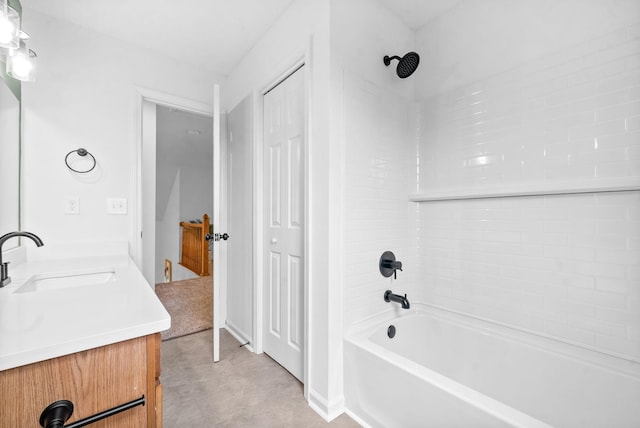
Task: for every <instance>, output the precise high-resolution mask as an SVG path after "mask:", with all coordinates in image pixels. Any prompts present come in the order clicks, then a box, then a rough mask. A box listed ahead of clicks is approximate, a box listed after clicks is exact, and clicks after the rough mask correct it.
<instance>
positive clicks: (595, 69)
mask: <svg viewBox="0 0 640 428" xmlns="http://www.w3.org/2000/svg"><path fill="white" fill-rule="evenodd" d="M639 27H640V24H638V25H636V26H633V27H630V28H624V29H622V30H619V31H615V32H613V33H610V34H607V35H604V36H602V37H599V38H596V39H594V40H590V41H587V42H584V43H581V44H580V45H578V46H574V47H573V48H572V49H569V50H566V51H563V52H559V53H555V54H553V55H550V56H548V57H545V58H541V59H539V60H537V61H534V62H530V63H527V64H524V65H522V66H520V67H518V68H516V69H512V70H509V71H506V72H503V73H500V74H497V75H495V76H492V77H490V78H488V79H485V80H483V81H479V82H475V83H473V84H470V85H467V86H465V87H462V88H459V89H456V90H453V91H450V92H448V93H444V94H441V95H438V96H435V97H433V98H430V99H428V100H425V101H423V102H422V103H420V119H421V124H420V145H419V155H420V174H419V180H418V185H417V188H415V189H414V191H418V192H420V191H428V190H443V189H444V190H446V189H450V188H461V187H465V188H469V187H471V188H473V187H483V186H487V185H501V184H505V183H508V184H514V183H541V182H545V183H553V184H557V185H558V187H561V186H562V182H563V180H573V181H575V180H578V179H598V178H611V177H616V178H622V177H634V178H637V177H640V129H639V126H640V38H639V37H638V35H637V34H638V32H639V30H638V28H639Z"/></svg>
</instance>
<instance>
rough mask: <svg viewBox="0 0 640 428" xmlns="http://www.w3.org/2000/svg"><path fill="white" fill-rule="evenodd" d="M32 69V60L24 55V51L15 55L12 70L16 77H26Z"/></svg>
mask: <svg viewBox="0 0 640 428" xmlns="http://www.w3.org/2000/svg"><path fill="white" fill-rule="evenodd" d="M32 69H33V64H31V61H29V58H28V57H27V56H26V55H24V53H22V52H20V53H18V54H16V55H14V56H13V58H12V64H11V71H12V73H13V75H14V76H15V78H16V79H21V78H22V79H23V78H25V77H26V76H28V75H29V73H30V72H31V70H32Z"/></svg>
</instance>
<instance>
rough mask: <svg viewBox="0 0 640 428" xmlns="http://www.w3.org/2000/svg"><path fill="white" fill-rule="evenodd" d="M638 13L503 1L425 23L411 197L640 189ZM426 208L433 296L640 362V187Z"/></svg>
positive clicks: (422, 237) (424, 257)
mask: <svg viewBox="0 0 640 428" xmlns="http://www.w3.org/2000/svg"><path fill="white" fill-rule="evenodd" d="M496 8H499V9H500V14H499V15H498V16H499V18H500V20H499V22H498V21H497V17H496V14H495V10H496ZM638 16H640V4H639V3H637V2H626V1H621V2H614V3H612V2H603V1H587V2H575V1H562V2H546V1H545V2H524V3H520V2H519V3H517V6H516V4H515V3H513V2H509V1H497V0H496V1H491V2H463V3H461V4H460V6H459V7H458V8H456V9H455V10H454V11H452V12H451V13H449V14H446V15H444V16H442V17H441V18H439V19H436V20H435V21H434V22H432V23H429V24H428V25H427V26H426V27H424V28H422V29H420V30H419V31H418V32H417V48H416V49H417V51H418V52H420V53H422V54H426V55H425V56H426V57H427V58H430V60H432V61H433V65H432V66H431V67H428V66H426V64H424V65H425V66H426V67H424V68H422V67H423V64H421V69H419V70H418V72H419V75H418V78H419V83H418V87H417V91H416V92H417V94H418V96H419V97H420V119H419V120H420V123H419V147H418V155H419V164H420V173H419V177H418V178H419V180H418V182H417V188H416V190H418V191H420V192H430V191H440V192H447V191H452V190H455V191H459V190H461V189H462V190H465V191H469V190H471V191H473V190H479V189H483V190H486V191H491V189H498V188H500V187H501V186H505V185H509V186H511V187H512V188H513V187H516V188H517V187H518V186H522V187H523V186H531V185H537V186H542V187H545V188H549V189H563V188H569V187H571V186H572V185H574V184H575V183H591V184H593V185H598V184H602V183H604V182H606V181H607V180H611V179H615V180H618V181H617V183H628V184H634V183H635V184H638V183H639V182H640V145H639V144H640V73H639V72H640V68H639V67H640V38H639V35H640V20H639V19H638ZM471 17H473V19H472V18H471ZM630 20H634V23H633V24H631V23H630ZM506 35H508V37H505V36H506ZM472 40H477V43H475V44H474V43H471V41H472ZM445 75H448V76H449V77H448V79H445V78H444V76H445ZM425 96H428V97H427V98H424V97H425ZM416 205H417V207H418V209H419V212H420V213H419V220H420V228H419V229H418V235H419V252H418V256H419V264H420V266H421V268H422V283H423V284H424V286H423V289H422V291H423V292H424V294H423V296H421V298H423V299H424V300H425V301H427V302H430V303H434V304H437V305H440V306H444V307H446V308H449V309H454V310H458V311H462V312H465V313H469V314H472V315H476V316H481V317H485V318H489V319H492V320H494V321H498V322H502V323H505V324H508V325H512V326H515V327H518V328H524V329H527V330H530V331H534V332H536V333H539V334H545V335H549V336H553V337H557V338H561V339H562V340H566V341H570V342H573V343H577V344H580V345H583V346H587V347H592V348H596V349H599V350H603V351H605V352H609V353H614V354H619V355H624V356H626V357H628V358H635V359H638V358H640V336H639V335H638V333H639V331H638V327H637V326H638V325H640V306H639V304H640V227H639V225H640V196H639V195H638V192H621V193H615V194H604V193H596V194H586V195H569V196H539V197H521V198H500V199H478V200H462V201H448V202H426V203H419V204H416Z"/></svg>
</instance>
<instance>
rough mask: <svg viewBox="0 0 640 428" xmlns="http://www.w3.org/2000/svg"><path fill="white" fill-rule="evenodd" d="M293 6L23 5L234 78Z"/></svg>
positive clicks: (203, 1) (46, 0)
mask: <svg viewBox="0 0 640 428" xmlns="http://www.w3.org/2000/svg"><path fill="white" fill-rule="evenodd" d="M292 2H293V0H180V1H168V0H133V1H113V0H22V5H23V7H24V8H25V9H34V10H36V11H39V12H42V13H45V14H47V15H50V16H53V17H55V18H59V19H62V20H65V21H69V22H72V23H75V24H78V25H80V26H83V27H86V28H88V29H91V30H93V31H97V32H99V33H103V34H106V35H109V36H112V37H114V38H116V39H119V40H122V41H126V42H129V43H132V44H135V45H138V46H141V47H143V48H147V49H150V50H152V51H155V52H159V53H162V54H164V55H168V56H170V57H172V58H175V59H178V60H180V61H183V62H186V63H188V64H194V65H197V66H204V67H205V68H206V69H207V70H209V71H212V72H216V73H220V74H222V75H228V74H229V73H230V72H231V70H232V69H233V67H234V66H235V65H236V64H237V63H238V62H239V61H240V59H241V58H242V57H243V56H244V55H245V54H246V53H247V52H248V51H249V50H250V49H251V48H252V47H253V46H254V45H255V43H256V42H257V41H258V40H259V39H260V37H262V36H263V35H264V34H265V33H266V32H267V30H268V29H269V28H270V27H271V25H273V23H274V22H275V21H276V20H277V19H278V17H279V16H280V15H282V13H283V12H284V11H285V10H286V9H287V7H289V5H290V4H291V3H292ZM27 13H28V12H27Z"/></svg>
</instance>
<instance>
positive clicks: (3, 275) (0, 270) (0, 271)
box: [0, 231, 44, 288]
mask: <svg viewBox="0 0 640 428" xmlns="http://www.w3.org/2000/svg"><path fill="white" fill-rule="evenodd" d="M17 236H24V237H25V238H29V239H31V240H32V241H33V242H35V243H36V245H37V246H38V247H42V246H43V245H44V244H43V243H42V239H40V238H39V237H38V236H37V235H34V234H33V233H31V232H20V231H18V232H9V233H7V234H6V235H2V236H0V288H2V287H4V286H5V285H8V284H9V283H10V282H11V277H10V276H9V262H4V263H3V262H2V246H3V245H4V243H5V241H6V240H8V239H11V238H15V237H17Z"/></svg>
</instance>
